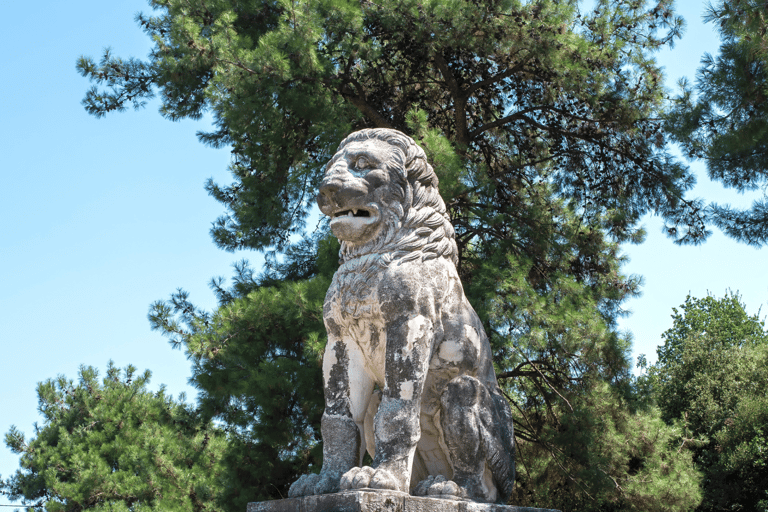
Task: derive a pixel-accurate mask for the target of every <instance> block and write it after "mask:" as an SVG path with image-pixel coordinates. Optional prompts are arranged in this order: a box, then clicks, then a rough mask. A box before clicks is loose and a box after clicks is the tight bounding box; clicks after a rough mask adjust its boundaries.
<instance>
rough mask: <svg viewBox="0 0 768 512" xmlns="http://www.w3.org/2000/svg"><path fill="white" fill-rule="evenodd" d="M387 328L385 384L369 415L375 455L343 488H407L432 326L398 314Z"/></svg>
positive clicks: (348, 477)
mask: <svg viewBox="0 0 768 512" xmlns="http://www.w3.org/2000/svg"><path fill="white" fill-rule="evenodd" d="M386 332H387V349H386V366H385V386H384V389H383V391H382V395H383V396H382V400H381V404H380V405H379V409H378V412H377V413H376V417H375V419H374V439H375V442H376V455H375V457H374V460H373V463H372V464H371V467H370V468H354V469H353V470H352V471H350V472H348V473H347V474H345V475H344V477H343V478H342V482H341V487H342V489H355V488H363V487H370V488H373V489H390V490H396V491H402V492H408V491H409V486H410V480H411V468H412V465H413V457H414V454H415V451H416V445H417V443H418V441H419V437H420V436H421V430H420V421H419V413H420V410H421V399H422V394H423V390H424V382H425V380H426V376H427V370H428V368H429V359H430V355H431V344H432V341H433V339H434V326H433V322H432V320H431V319H430V318H429V317H428V316H423V315H418V314H417V315H413V314H411V315H400V316H395V317H394V318H393V320H391V321H390V322H388V325H387V329H386Z"/></svg>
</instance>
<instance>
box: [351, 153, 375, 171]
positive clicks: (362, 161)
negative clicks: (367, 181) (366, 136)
mask: <svg viewBox="0 0 768 512" xmlns="http://www.w3.org/2000/svg"><path fill="white" fill-rule="evenodd" d="M370 164H371V162H370V161H369V160H368V158H367V157H364V156H359V157H357V160H355V168H356V169H360V170H362V169H367V168H368V167H369V166H370Z"/></svg>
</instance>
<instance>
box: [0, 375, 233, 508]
mask: <svg viewBox="0 0 768 512" xmlns="http://www.w3.org/2000/svg"><path fill="white" fill-rule="evenodd" d="M149 378H150V373H149V371H146V372H144V373H143V374H139V373H137V372H136V369H135V368H134V367H132V366H128V367H126V368H125V369H124V370H121V369H119V368H116V367H115V366H114V365H113V364H112V363H111V362H110V364H109V365H108V367H107V372H106V376H105V377H104V378H103V379H102V380H101V381H99V378H98V372H97V370H96V369H95V368H93V367H85V366H84V367H81V368H80V372H79V379H78V382H77V383H75V382H73V381H71V380H68V379H67V378H66V377H64V376H60V377H57V378H56V379H49V380H47V381H45V382H41V383H40V384H39V385H38V388H37V394H38V398H39V407H38V410H39V411H40V414H41V415H42V416H43V423H42V425H37V424H36V425H35V434H34V437H33V438H32V439H29V440H27V439H25V436H24V434H23V433H22V432H21V431H20V430H18V429H17V428H16V427H11V429H10V431H9V432H8V433H7V434H6V436H5V444H6V445H7V446H8V447H9V448H10V449H11V451H13V452H14V453H16V454H18V455H20V456H21V460H20V466H21V469H19V470H17V471H16V474H14V475H13V476H11V477H10V478H9V479H8V480H5V481H0V492H2V493H3V494H5V495H6V496H7V497H8V498H9V499H11V500H18V499H21V500H22V501H23V503H24V504H25V506H26V508H27V510H29V511H43V510H45V511H47V512H77V511H81V510H93V511H110V512H122V511H125V512H128V511H136V512H138V511H146V512H149V511H179V512H182V511H189V512H202V511H208V510H216V509H215V508H213V507H212V504H213V496H214V494H215V493H216V492H218V489H219V487H220V485H221V480H220V470H221V465H220V462H221V459H222V457H223V453H224V448H225V445H226V440H225V437H224V435H223V433H222V432H221V431H220V430H218V429H216V428H214V427H213V426H212V425H211V424H210V423H206V422H201V421H200V420H199V416H198V415H197V414H196V412H195V410H194V409H192V408H190V407H189V406H187V405H185V404H184V403H183V402H177V401H174V400H173V399H172V398H170V397H168V396H167V395H166V394H165V390H164V389H163V388H161V389H160V390H159V391H158V392H156V393H152V392H150V391H148V390H147V383H148V381H149Z"/></svg>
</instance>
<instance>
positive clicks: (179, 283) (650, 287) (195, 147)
mask: <svg viewBox="0 0 768 512" xmlns="http://www.w3.org/2000/svg"><path fill="white" fill-rule="evenodd" d="M105 6H108V7H105ZM704 6H705V5H704V2H702V1H683V2H679V3H678V10H679V11H680V12H681V13H682V14H683V15H684V16H685V18H686V20H687V21H688V29H687V31H686V34H685V36H684V37H683V39H682V40H681V41H679V42H678V43H677V46H676V47H675V49H674V50H672V51H665V52H664V53H662V54H660V56H659V59H660V61H661V63H662V64H663V65H664V66H665V68H666V75H667V83H668V87H670V88H672V87H674V84H675V82H676V80H677V79H678V78H679V77H680V76H688V77H690V78H693V76H694V74H695V69H696V67H697V65H698V62H699V59H700V57H701V55H702V53H703V52H705V51H710V52H716V50H717V46H718V39H717V35H716V34H715V33H714V32H713V31H712V30H711V28H710V27H709V26H704V25H702V23H701V21H700V20H701V15H702V13H703V10H704ZM147 10H149V7H148V5H147V4H146V2H145V1H144V0H112V1H111V2H108V3H106V4H105V3H104V2H96V1H95V0H93V1H91V0H74V1H70V2H54V1H51V0H43V2H42V3H37V4H36V9H35V11H36V13H35V14H32V11H31V9H30V7H29V6H28V5H26V4H24V3H23V2H10V3H8V5H6V6H4V13H5V17H6V19H7V20H11V21H10V22H9V23H7V24H6V26H5V27H4V30H3V31H0V47H1V48H3V49H4V50H5V51H4V57H5V59H4V63H3V71H2V78H3V79H2V80H0V119H2V121H3V122H2V123H0V178H1V179H2V182H1V183H2V186H0V215H1V216H2V217H1V218H2V220H3V222H2V224H0V262H2V265H1V266H0V326H1V327H0V344H1V346H2V355H3V357H2V362H0V434H3V435H4V434H5V433H6V432H8V429H9V428H10V426H11V425H16V426H17V427H19V428H20V429H21V430H22V431H24V432H26V433H27V434H28V435H29V434H31V433H32V432H33V429H32V425H33V423H34V422H35V421H38V420H39V416H38V414H37V396H36V393H35V387H36V385H37V383H38V382H39V381H42V380H45V379H48V378H53V377H56V376H57V375H60V374H64V375H66V376H67V377H69V378H71V379H75V378H76V377H77V372H78V368H79V366H80V365H83V364H85V365H92V366H95V367H97V368H99V369H100V370H101V371H102V373H103V371H104V369H105V367H106V364H107V361H109V360H110V359H112V360H114V361H115V363H116V364H117V365H118V366H121V367H123V366H125V365H127V364H133V365H135V366H137V367H138V368H139V370H144V369H147V368H148V369H150V370H151V371H152V373H153V378H152V383H153V384H152V385H153V388H156V387H157V386H159V385H160V384H161V383H162V384H165V385H166V386H167V388H168V390H169V391H170V392H171V393H172V394H174V395H177V394H178V393H180V392H182V391H186V392H187V393H188V395H189V397H190V399H194V396H195V393H194V390H192V389H191V388H189V386H188V385H187V383H186V380H187V378H188V375H189V364H188V362H187V361H186V359H185V357H184V354H183V353H182V352H181V351H179V350H172V349H171V347H170V346H169V344H168V343H167V341H166V340H165V339H164V338H162V337H161V336H160V334H159V333H157V332H152V331H150V329H149V323H148V322H147V311H148V308H149V304H150V303H151V302H153V301H155V300H157V299H164V298H167V297H168V296H169V295H170V293H172V292H173V291H174V290H175V289H176V288H178V287H182V288H184V289H186V290H188V291H189V292H190V293H191V299H192V300H193V302H195V303H196V304H199V305H201V306H203V307H208V308H212V307H213V306H214V305H215V299H214V296H213V294H212V292H211V291H210V290H209V289H208V287H207V283H208V280H209V279H210V278H211V277H212V276H225V277H229V276H230V275H231V274H232V270H231V264H232V263H233V262H234V261H237V260H240V259H242V258H248V259H250V260H251V261H252V262H254V263H258V262H259V261H260V257H259V255H258V254H256V253H253V252H243V253H235V254H232V253H226V252H223V251H221V250H219V249H217V248H216V247H215V246H214V245H213V243H212V242H211V239H210V237H209V235H208V230H209V228H210V225H211V222H212V221H213V220H214V219H215V218H216V217H217V216H218V215H220V214H221V213H222V211H223V209H222V207H221V206H220V205H219V204H218V203H216V201H214V200H213V199H212V198H210V197H209V196H208V195H207V193H206V192H205V190H204V189H203V184H204V182H205V180H206V179H207V178H209V177H213V178H214V179H215V180H216V181H220V182H228V180H229V175H228V171H227V164H228V162H229V155H228V153H227V151H226V150H214V149H210V148H207V147H205V146H203V145H201V144H200V143H198V142H197V139H196V137H195V132H196V131H198V130H206V129H207V128H208V127H209V126H210V124H209V121H208V120H205V119H203V120H201V121H198V122H191V121H183V122H177V123H173V122H170V121H167V120H165V119H163V118H162V117H161V116H160V115H159V114H158V113H157V105H156V104H150V105H149V106H148V107H147V108H146V109H144V110H141V111H138V112H134V111H128V112H124V113H118V114H114V115H111V116H108V117H107V118H104V119H96V118H94V117H91V116H89V115H88V114H86V113H85V111H84V110H83V108H82V106H81V105H80V101H81V99H82V97H83V95H84V93H85V91H86V89H87V88H88V87H89V84H88V82H87V81H86V80H85V79H84V78H82V77H80V76H79V75H78V74H77V73H76V71H75V61H76V59H77V58H78V57H79V56H80V55H82V54H85V55H91V56H94V57H96V58H98V57H99V55H100V53H101V51H102V49H103V48H104V47H105V46H111V48H112V49H113V52H114V54H115V55H119V56H124V57H129V56H137V57H143V56H145V55H146V54H147V52H148V51H149V48H150V44H149V40H148V38H147V37H146V36H145V35H144V34H143V33H142V32H141V31H140V29H139V28H138V27H137V25H136V24H135V23H134V21H133V19H134V15H135V14H136V13H137V12H139V11H147ZM693 167H694V169H696V170H697V172H698V174H699V175H700V179H699V181H700V184H699V186H698V187H697V189H696V191H695V193H694V195H697V196H702V197H706V198H715V199H717V200H719V201H721V202H731V203H736V204H739V203H744V202H745V201H746V202H747V203H748V202H749V201H748V199H746V198H744V197H743V196H739V195H737V194H733V193H732V192H729V191H724V190H723V189H722V187H721V186H720V185H718V184H711V183H709V182H708V180H707V179H706V177H705V173H704V171H703V166H702V165H701V164H697V163H694V164H693ZM644 224H645V226H646V229H647V230H648V238H647V241H646V242H645V243H644V244H642V245H639V246H628V247H626V248H625V252H626V254H627V255H628V256H629V257H630V262H629V263H628V264H627V265H626V266H625V270H626V272H627V273H631V274H639V275H642V276H644V279H645V285H644V287H643V291H644V292H643V295H642V297H640V298H638V299H633V300H631V301H629V302H628V303H627V304H626V307H627V308H628V309H631V310H632V311H633V314H632V315H631V316H630V317H628V318H626V319H623V320H622V322H621V328H622V329H626V330H628V331H630V332H632V334H633V336H634V340H635V344H634V349H633V353H634V354H635V355H637V354H639V353H645V354H647V355H648V356H649V359H651V360H652V361H653V360H655V349H656V346H657V345H658V344H659V343H660V341H661V338H660V335H661V333H662V332H663V331H664V330H666V329H668V328H669V327H670V326H671V319H670V315H671V313H672V308H673V307H675V306H678V305H680V304H681V303H682V302H683V301H684V300H685V297H686V295H687V294H688V293H691V294H692V295H694V296H697V297H701V296H705V295H706V294H707V292H708V291H709V292H712V293H713V294H715V295H716V296H722V295H723V294H724V292H725V290H726V289H728V288H730V289H732V290H734V291H739V292H740V293H741V294H742V297H743V300H744V302H745V303H746V305H747V308H748V311H749V312H750V313H756V312H757V311H758V309H759V308H760V306H761V305H763V306H764V305H765V304H766V303H767V302H768V278H766V275H768V272H766V267H768V265H767V263H768V258H767V257H766V256H768V252H766V251H767V250H768V249H762V250H756V249H753V248H750V247H747V246H745V245H742V244H737V243H735V242H733V241H730V240H728V239H726V238H725V237H724V236H722V235H721V234H719V233H717V232H716V233H715V234H714V235H713V236H712V237H711V239H710V240H709V241H707V242H706V243H705V244H703V245H701V246H698V247H678V246H675V245H674V244H672V242H671V241H669V240H668V239H667V238H666V237H665V236H664V235H663V234H662V233H661V232H660V229H661V222H660V221H659V220H658V219H656V218H654V217H647V218H646V219H644ZM765 312H766V309H764V311H763V313H762V314H761V316H765ZM17 462H18V458H17V456H16V455H14V454H12V453H11V452H10V450H8V449H7V448H6V447H5V446H4V445H3V444H0V475H2V477H3V478H6V477H8V476H10V474H11V473H13V471H15V469H16V468H17ZM7 503H8V502H7V501H5V500H3V498H0V504H7Z"/></svg>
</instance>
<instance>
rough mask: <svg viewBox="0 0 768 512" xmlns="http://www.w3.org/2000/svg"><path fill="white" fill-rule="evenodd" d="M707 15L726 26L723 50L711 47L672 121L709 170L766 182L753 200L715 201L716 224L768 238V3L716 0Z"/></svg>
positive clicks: (749, 182) (747, 187) (753, 238)
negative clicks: (743, 203)
mask: <svg viewBox="0 0 768 512" xmlns="http://www.w3.org/2000/svg"><path fill="white" fill-rule="evenodd" d="M705 20H706V21H708V22H709V23H712V24H713V25H714V26H715V29H716V30H717V31H718V32H720V37H721V40H722V43H721V45H720V50H719V53H718V54H717V55H716V56H712V55H710V54H706V55H704V57H703V58H702V60H701V67H700V68H699V70H698V73H697V76H696V83H695V85H691V84H690V83H688V81H687V80H683V81H681V83H680V86H681V93H680V95H679V96H678V97H676V98H675V100H674V108H673V109H672V110H671V111H670V112H669V114H668V123H667V129H668V130H669V131H670V133H671V134H672V135H673V138H674V139H675V140H677V141H678V142H680V143H681V145H682V147H683V148H684V150H685V151H686V153H687V155H688V156H689V157H691V158H701V159H704V160H705V161H706V164H707V171H708V174H709V177H710V178H711V179H713V180H716V181H720V182H721V183H723V185H725V186H726V187H730V188H733V189H735V190H737V191H739V192H747V191H758V190H760V189H762V191H763V197H762V198H759V199H756V200H755V201H754V202H753V203H752V206H751V208H747V209H743V208H736V207H732V206H730V205H727V204H726V205H720V204H717V203H715V204H713V206H712V211H711V213H712V216H713V220H714V222H715V224H717V225H718V226H719V227H720V228H721V229H723V230H724V231H725V233H727V234H728V235H729V236H731V237H733V238H735V239H737V240H740V241H743V242H746V243H748V244H750V245H754V246H758V247H759V246H761V245H764V244H765V243H768V198H766V196H765V190H766V189H765V187H766V186H768V9H767V8H766V6H765V3H764V2H759V1H756V0H728V1H722V2H718V3H716V4H709V6H708V9H707V13H706V16H705Z"/></svg>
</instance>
